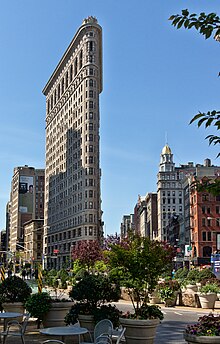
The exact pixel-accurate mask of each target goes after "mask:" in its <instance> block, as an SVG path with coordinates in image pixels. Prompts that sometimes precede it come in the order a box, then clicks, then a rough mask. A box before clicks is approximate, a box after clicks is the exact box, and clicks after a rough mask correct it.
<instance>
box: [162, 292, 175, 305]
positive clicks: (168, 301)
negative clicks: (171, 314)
mask: <svg viewBox="0 0 220 344" xmlns="http://www.w3.org/2000/svg"><path fill="white" fill-rule="evenodd" d="M177 296H178V291H175V292H174V295H173V297H169V298H167V299H165V300H164V304H165V307H174V306H176V301H177Z"/></svg>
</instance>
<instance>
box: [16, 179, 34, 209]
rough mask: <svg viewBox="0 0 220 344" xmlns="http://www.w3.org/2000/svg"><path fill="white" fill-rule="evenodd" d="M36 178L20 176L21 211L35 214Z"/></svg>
mask: <svg viewBox="0 0 220 344" xmlns="http://www.w3.org/2000/svg"><path fill="white" fill-rule="evenodd" d="M33 188H34V177H28V176H20V179H19V204H20V207H19V211H20V212H22V213H33Z"/></svg>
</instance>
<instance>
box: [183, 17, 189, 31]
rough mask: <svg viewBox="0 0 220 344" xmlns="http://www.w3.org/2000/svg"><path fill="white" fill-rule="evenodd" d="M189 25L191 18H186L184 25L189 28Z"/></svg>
mask: <svg viewBox="0 0 220 344" xmlns="http://www.w3.org/2000/svg"><path fill="white" fill-rule="evenodd" d="M188 25H189V19H186V20H185V23H184V27H185V28H186V29H187V27H188Z"/></svg>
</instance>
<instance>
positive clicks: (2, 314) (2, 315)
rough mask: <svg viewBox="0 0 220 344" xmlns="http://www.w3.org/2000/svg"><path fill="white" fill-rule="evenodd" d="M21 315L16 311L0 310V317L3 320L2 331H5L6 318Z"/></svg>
mask: <svg viewBox="0 0 220 344" xmlns="http://www.w3.org/2000/svg"><path fill="white" fill-rule="evenodd" d="M21 316H23V314H22V313H16V312H0V319H3V320H4V328H3V329H4V331H6V327H7V320H9V319H14V318H18V317H21Z"/></svg>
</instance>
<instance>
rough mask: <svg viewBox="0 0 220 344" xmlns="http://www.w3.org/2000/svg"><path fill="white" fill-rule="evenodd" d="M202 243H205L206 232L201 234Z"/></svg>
mask: <svg viewBox="0 0 220 344" xmlns="http://www.w3.org/2000/svg"><path fill="white" fill-rule="evenodd" d="M202 241H206V232H202Z"/></svg>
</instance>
